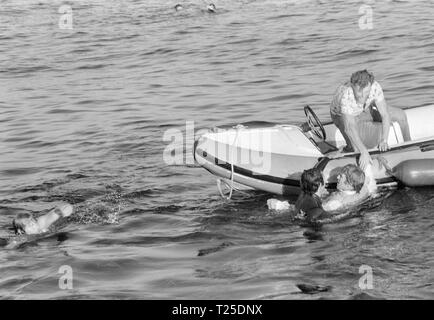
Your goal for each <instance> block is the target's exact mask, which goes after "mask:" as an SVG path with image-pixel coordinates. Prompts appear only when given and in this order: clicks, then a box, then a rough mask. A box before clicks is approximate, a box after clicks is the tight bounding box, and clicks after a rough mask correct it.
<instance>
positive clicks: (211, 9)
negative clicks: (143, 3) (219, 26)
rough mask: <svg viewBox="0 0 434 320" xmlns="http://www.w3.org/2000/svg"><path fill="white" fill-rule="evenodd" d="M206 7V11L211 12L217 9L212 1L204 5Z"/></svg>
mask: <svg viewBox="0 0 434 320" xmlns="http://www.w3.org/2000/svg"><path fill="white" fill-rule="evenodd" d="M206 9H207V10H208V12H211V13H215V12H216V11H217V8H216V7H215V4H214V3H210V4H209V5H208V6H207V7H206Z"/></svg>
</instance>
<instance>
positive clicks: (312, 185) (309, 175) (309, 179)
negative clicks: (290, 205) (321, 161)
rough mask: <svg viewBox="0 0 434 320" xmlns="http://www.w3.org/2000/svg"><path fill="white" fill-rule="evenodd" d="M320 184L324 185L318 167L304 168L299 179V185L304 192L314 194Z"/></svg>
mask: <svg viewBox="0 0 434 320" xmlns="http://www.w3.org/2000/svg"><path fill="white" fill-rule="evenodd" d="M321 186H324V178H323V176H322V173H321V171H320V170H319V169H315V168H313V169H308V170H304V171H303V174H302V175H301V179H300V187H301V190H302V191H303V192H304V193H307V194H311V195H312V194H314V193H316V192H317V191H318V190H319V188H320V187H321Z"/></svg>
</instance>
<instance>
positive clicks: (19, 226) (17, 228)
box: [12, 213, 32, 234]
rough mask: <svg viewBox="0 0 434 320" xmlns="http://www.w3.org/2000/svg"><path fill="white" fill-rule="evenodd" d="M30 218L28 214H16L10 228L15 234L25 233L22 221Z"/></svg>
mask: <svg viewBox="0 0 434 320" xmlns="http://www.w3.org/2000/svg"><path fill="white" fill-rule="evenodd" d="M30 218H32V215H31V214H30V213H18V214H17V216H16V217H15V219H14V220H13V221H12V228H13V229H14V232H15V234H18V233H25V231H24V227H25V224H24V220H26V219H30Z"/></svg>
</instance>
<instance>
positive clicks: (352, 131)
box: [342, 114, 372, 169]
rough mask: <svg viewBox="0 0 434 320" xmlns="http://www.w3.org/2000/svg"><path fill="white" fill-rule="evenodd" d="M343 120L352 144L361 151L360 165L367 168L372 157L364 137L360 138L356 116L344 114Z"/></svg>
mask: <svg viewBox="0 0 434 320" xmlns="http://www.w3.org/2000/svg"><path fill="white" fill-rule="evenodd" d="M342 120H343V122H344V129H345V133H346V134H347V136H348V137H349V138H350V140H351V144H352V145H353V146H354V147H355V148H356V150H357V151H358V152H360V160H359V162H360V167H361V168H362V169H365V168H366V166H367V165H368V164H370V163H372V159H371V156H370V155H369V153H368V149H366V147H365V145H364V144H363V141H362V139H361V138H360V135H359V132H358V130H357V123H356V118H355V117H354V116H352V115H349V114H343V115H342Z"/></svg>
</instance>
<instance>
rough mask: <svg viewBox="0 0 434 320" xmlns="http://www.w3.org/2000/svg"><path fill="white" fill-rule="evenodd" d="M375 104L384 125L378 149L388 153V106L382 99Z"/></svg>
mask: <svg viewBox="0 0 434 320" xmlns="http://www.w3.org/2000/svg"><path fill="white" fill-rule="evenodd" d="M375 104H376V106H377V109H378V112H379V113H380V115H381V121H382V124H383V130H382V135H381V139H380V144H379V145H378V148H379V149H380V151H386V150H387V149H389V146H388V145H387V140H388V138H389V130H390V116H389V112H387V104H386V100H385V99H382V100H381V101H376V102H375Z"/></svg>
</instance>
